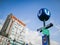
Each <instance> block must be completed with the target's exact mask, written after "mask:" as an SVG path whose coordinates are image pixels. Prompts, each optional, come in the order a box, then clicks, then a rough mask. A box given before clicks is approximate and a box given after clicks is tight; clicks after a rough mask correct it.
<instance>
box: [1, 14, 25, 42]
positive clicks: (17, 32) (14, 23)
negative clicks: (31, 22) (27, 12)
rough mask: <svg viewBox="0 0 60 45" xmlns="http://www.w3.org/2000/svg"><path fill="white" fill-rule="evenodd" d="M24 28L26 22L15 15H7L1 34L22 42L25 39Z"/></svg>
mask: <svg viewBox="0 0 60 45" xmlns="http://www.w3.org/2000/svg"><path fill="white" fill-rule="evenodd" d="M24 28H25V24H24V23H23V22H22V21H20V20H18V19H17V18H16V17H15V16H13V15H12V14H10V15H8V16H7V19H6V21H5V23H4V25H3V27H2V29H1V32H0V34H1V35H3V36H5V37H8V38H10V39H12V40H16V41H18V42H20V41H24V33H25V30H24Z"/></svg>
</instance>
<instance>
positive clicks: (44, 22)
mask: <svg viewBox="0 0 60 45" xmlns="http://www.w3.org/2000/svg"><path fill="white" fill-rule="evenodd" d="M45 25H46V24H45V20H44V21H43V26H44V27H45ZM45 37H47V40H48V44H47V45H50V38H49V35H48V36H47V35H45Z"/></svg>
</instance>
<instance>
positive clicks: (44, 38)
mask: <svg viewBox="0 0 60 45" xmlns="http://www.w3.org/2000/svg"><path fill="white" fill-rule="evenodd" d="M42 45H48V37H47V36H46V35H44V36H42Z"/></svg>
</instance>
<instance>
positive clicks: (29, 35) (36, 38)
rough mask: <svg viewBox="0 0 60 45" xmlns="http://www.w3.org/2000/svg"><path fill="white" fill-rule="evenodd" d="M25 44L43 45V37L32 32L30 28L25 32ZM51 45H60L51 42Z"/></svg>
mask: <svg viewBox="0 0 60 45" xmlns="http://www.w3.org/2000/svg"><path fill="white" fill-rule="evenodd" d="M25 42H26V43H32V44H33V45H42V37H41V36H40V35H39V33H38V32H37V31H31V30H29V29H28V28H27V29H26V32H25ZM50 42H51V45H59V43H58V42H56V41H53V40H51V41H50Z"/></svg>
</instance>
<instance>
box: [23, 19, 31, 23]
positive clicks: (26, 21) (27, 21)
mask: <svg viewBox="0 0 60 45" xmlns="http://www.w3.org/2000/svg"><path fill="white" fill-rule="evenodd" d="M23 21H24V23H25V24H28V23H30V22H31V20H23Z"/></svg>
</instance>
